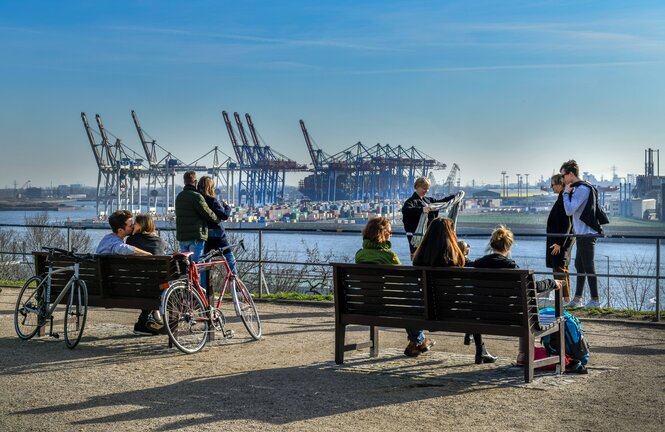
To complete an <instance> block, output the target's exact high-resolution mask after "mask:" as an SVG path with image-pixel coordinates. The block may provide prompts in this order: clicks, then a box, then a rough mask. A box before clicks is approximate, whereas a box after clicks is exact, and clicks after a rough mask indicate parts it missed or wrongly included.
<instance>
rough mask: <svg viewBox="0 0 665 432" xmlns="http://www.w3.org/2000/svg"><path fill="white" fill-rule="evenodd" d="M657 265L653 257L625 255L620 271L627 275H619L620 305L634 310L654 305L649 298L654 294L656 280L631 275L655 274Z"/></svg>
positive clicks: (618, 302) (618, 301)
mask: <svg viewBox="0 0 665 432" xmlns="http://www.w3.org/2000/svg"><path fill="white" fill-rule="evenodd" d="M655 269H656V265H655V263H654V260H653V258H648V257H646V256H644V255H641V256H640V255H632V256H627V257H624V258H623V260H622V261H621V262H620V263H619V272H620V273H621V274H622V275H626V277H618V278H617V283H618V289H619V291H620V292H621V295H619V296H618V299H617V301H616V303H617V304H618V305H619V307H622V308H625V309H632V310H638V311H642V310H648V309H652V308H653V306H652V305H651V304H650V302H649V299H650V298H651V297H653V296H654V292H655V286H656V284H655V281H654V280H653V279H644V278H638V277H631V276H651V275H654V274H655Z"/></svg>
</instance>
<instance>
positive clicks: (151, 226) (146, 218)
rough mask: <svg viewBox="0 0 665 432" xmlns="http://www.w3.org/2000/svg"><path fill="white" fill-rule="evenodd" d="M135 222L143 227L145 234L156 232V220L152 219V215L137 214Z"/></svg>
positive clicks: (142, 231)
mask: <svg viewBox="0 0 665 432" xmlns="http://www.w3.org/2000/svg"><path fill="white" fill-rule="evenodd" d="M134 224H136V225H138V226H140V227H141V233H143V234H151V235H154V234H155V221H154V220H152V216H150V215H149V214H140V215H137V216H136V218H135V219H134Z"/></svg>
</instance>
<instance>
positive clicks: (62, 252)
mask: <svg viewBox="0 0 665 432" xmlns="http://www.w3.org/2000/svg"><path fill="white" fill-rule="evenodd" d="M42 249H44V250H45V251H48V252H49V254H51V255H54V254H58V255H64V256H66V257H69V258H72V259H73V260H75V261H79V262H81V261H88V262H95V258H94V256H93V255H91V254H89V253H88V254H79V253H76V249H73V250H71V251H68V250H65V249H60V248H55V247H46V246H42Z"/></svg>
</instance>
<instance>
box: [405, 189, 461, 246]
mask: <svg viewBox="0 0 665 432" xmlns="http://www.w3.org/2000/svg"><path fill="white" fill-rule="evenodd" d="M430 185H431V183H430V181H429V179H428V178H427V177H418V178H417V179H416V181H415V183H414V185H413V188H414V189H415V192H413V195H411V197H410V198H409V199H407V200H406V201H405V202H404V205H403V206H402V222H403V223H404V231H406V239H407V240H408V242H409V249H410V251H411V257H412V258H413V253H414V252H415V251H416V248H415V247H414V246H413V245H412V244H411V239H412V238H413V232H414V231H415V230H416V228H417V227H418V222H419V221H420V215H422V214H423V213H427V222H428V223H429V222H431V221H432V220H433V219H434V218H436V217H437V216H439V212H438V210H432V209H431V208H430V204H433V203H439V202H448V201H450V200H452V199H453V198H455V195H450V196H447V197H445V198H442V199H438V200H437V199H434V198H430V197H426V196H425V195H426V194H427V192H428V191H429V188H430Z"/></svg>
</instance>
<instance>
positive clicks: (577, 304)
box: [565, 297, 582, 308]
mask: <svg viewBox="0 0 665 432" xmlns="http://www.w3.org/2000/svg"><path fill="white" fill-rule="evenodd" d="M581 304H582V299H581V298H580V297H575V298H573V300H572V301H571V302H570V303H568V304H567V305H565V306H566V307H571V308H575V307H580V305H581Z"/></svg>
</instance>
